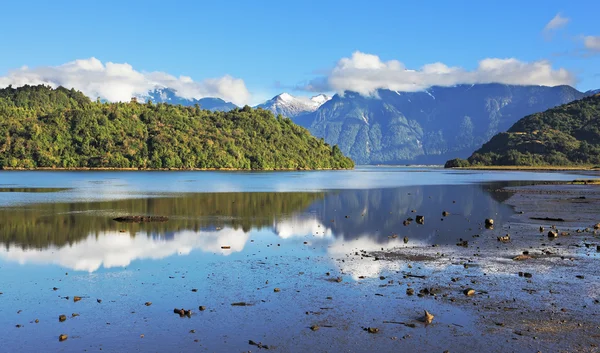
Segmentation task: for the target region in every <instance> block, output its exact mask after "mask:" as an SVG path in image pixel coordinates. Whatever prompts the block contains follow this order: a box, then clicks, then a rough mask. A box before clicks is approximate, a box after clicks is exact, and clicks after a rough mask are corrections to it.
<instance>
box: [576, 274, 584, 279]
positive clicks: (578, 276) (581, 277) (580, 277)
mask: <svg viewBox="0 0 600 353" xmlns="http://www.w3.org/2000/svg"><path fill="white" fill-rule="evenodd" d="M575 277H577V278H579V279H584V278H585V277H584V276H582V275H577V276H575Z"/></svg>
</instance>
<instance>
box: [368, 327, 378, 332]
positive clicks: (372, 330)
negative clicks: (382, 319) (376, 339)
mask: <svg viewBox="0 0 600 353" xmlns="http://www.w3.org/2000/svg"><path fill="white" fill-rule="evenodd" d="M366 331H367V332H368V333H377V332H379V329H378V328H377V327H367V328H366Z"/></svg>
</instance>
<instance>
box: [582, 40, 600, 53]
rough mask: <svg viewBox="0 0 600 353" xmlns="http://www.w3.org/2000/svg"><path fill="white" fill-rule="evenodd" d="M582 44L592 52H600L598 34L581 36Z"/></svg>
mask: <svg viewBox="0 0 600 353" xmlns="http://www.w3.org/2000/svg"><path fill="white" fill-rule="evenodd" d="M583 45H584V46H585V48H586V49H587V50H589V51H592V52H600V36H585V37H583Z"/></svg>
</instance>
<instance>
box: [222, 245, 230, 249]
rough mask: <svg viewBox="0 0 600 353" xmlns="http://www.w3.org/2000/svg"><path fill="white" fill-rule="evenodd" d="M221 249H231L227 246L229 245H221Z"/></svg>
mask: <svg viewBox="0 0 600 353" xmlns="http://www.w3.org/2000/svg"><path fill="white" fill-rule="evenodd" d="M221 249H223V250H229V249H231V246H229V245H223V246H221Z"/></svg>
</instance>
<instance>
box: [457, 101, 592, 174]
mask: <svg viewBox="0 0 600 353" xmlns="http://www.w3.org/2000/svg"><path fill="white" fill-rule="evenodd" d="M597 165H600V94H596V95H594V96H590V97H587V98H584V99H581V100H577V101H574V102H571V103H568V104H564V105H561V106H558V107H556V108H552V109H549V110H546V111H545V112H542V113H536V114H532V115H529V116H526V117H524V118H523V119H521V120H519V121H517V122H516V123H515V124H514V125H513V126H512V127H511V128H510V129H509V130H508V131H507V132H503V133H499V134H497V135H495V136H494V137H492V139H491V140H490V141H489V142H487V143H486V144H484V145H483V146H482V147H481V148H480V149H479V150H477V151H475V153H473V154H472V155H471V156H470V157H469V158H468V159H467V160H464V159H453V160H450V161H448V162H446V167H447V168H454V167H470V166H540V167H541V166H597Z"/></svg>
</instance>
